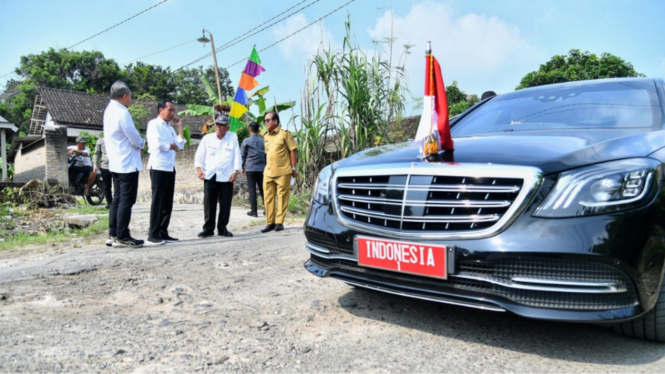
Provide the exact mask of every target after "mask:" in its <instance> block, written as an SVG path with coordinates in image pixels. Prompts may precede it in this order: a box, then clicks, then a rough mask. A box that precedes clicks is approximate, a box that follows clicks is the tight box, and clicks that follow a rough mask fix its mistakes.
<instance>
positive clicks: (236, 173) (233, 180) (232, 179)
mask: <svg viewBox="0 0 665 374" xmlns="http://www.w3.org/2000/svg"><path fill="white" fill-rule="evenodd" d="M237 177H238V172H237V171H234V172H233V174H231V179H229V182H232V183H233V182H235V181H236V178H237Z"/></svg>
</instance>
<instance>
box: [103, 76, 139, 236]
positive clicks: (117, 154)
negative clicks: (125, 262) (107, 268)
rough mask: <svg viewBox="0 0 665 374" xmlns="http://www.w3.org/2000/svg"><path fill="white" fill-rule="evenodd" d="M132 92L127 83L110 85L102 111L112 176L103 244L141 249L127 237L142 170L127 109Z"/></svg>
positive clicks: (135, 131)
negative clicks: (107, 226) (109, 93)
mask: <svg viewBox="0 0 665 374" xmlns="http://www.w3.org/2000/svg"><path fill="white" fill-rule="evenodd" d="M130 105H132V92H131V91H130V90H129V87H127V84H126V83H124V82H121V81H116V82H115V83H113V85H112V86H111V101H110V102H109V104H108V106H107V107H106V110H105V111H104V138H105V139H106V140H105V142H106V152H107V154H108V157H109V170H111V175H112V176H113V203H112V204H111V209H110V211H109V238H108V240H107V241H106V245H108V246H111V245H113V246H114V247H125V246H130V247H141V246H142V245H143V240H140V239H134V238H132V237H131V235H130V234H129V221H130V220H131V217H132V206H133V205H134V203H136V195H137V193H138V188H139V172H140V171H141V170H143V163H142V162H141V150H142V149H143V147H144V145H145V141H144V140H143V139H142V138H141V135H140V134H139V132H138V130H136V126H134V121H133V120H132V116H131V115H130V114H129V110H127V108H129V106H130Z"/></svg>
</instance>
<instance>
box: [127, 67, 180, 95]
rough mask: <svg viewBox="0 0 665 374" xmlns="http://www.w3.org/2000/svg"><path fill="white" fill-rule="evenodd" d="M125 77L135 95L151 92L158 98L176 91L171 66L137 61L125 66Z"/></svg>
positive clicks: (150, 93)
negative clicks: (164, 66) (165, 66)
mask: <svg viewBox="0 0 665 374" xmlns="http://www.w3.org/2000/svg"><path fill="white" fill-rule="evenodd" d="M125 79H126V80H127V82H126V83H127V85H128V86H129V88H130V89H131V90H132V94H133V95H134V96H138V95H142V94H149V95H151V96H154V97H156V98H159V99H161V98H169V97H171V95H172V94H173V93H174V92H175V89H176V87H175V82H174V80H173V72H171V69H170V68H168V67H167V68H163V67H161V66H159V65H150V64H145V63H143V62H137V63H136V65H134V64H129V65H127V66H126V67H125Z"/></svg>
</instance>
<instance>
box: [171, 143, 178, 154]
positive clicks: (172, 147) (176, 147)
mask: <svg viewBox="0 0 665 374" xmlns="http://www.w3.org/2000/svg"><path fill="white" fill-rule="evenodd" d="M169 149H171V150H173V151H176V152H178V145H177V144H175V143H173V144H171V146H170V147H169Z"/></svg>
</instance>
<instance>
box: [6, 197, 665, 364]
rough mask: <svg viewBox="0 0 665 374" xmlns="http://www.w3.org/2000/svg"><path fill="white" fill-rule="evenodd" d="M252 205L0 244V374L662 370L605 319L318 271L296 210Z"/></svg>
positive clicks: (138, 217)
mask: <svg viewBox="0 0 665 374" xmlns="http://www.w3.org/2000/svg"><path fill="white" fill-rule="evenodd" d="M245 211H246V209H244V208H234V210H233V212H232V216H231V221H232V224H231V226H230V227H229V229H230V230H231V231H232V232H233V233H234V237H233V238H218V237H213V238H208V239H198V238H196V233H197V232H198V231H200V228H201V225H202V224H203V212H202V210H201V207H199V206H188V205H178V206H176V211H175V212H174V219H173V222H172V224H171V234H172V235H173V236H176V237H180V238H181V239H182V240H181V242H179V243H176V244H167V245H163V246H158V247H149V248H141V249H127V248H108V247H105V246H104V245H103V239H104V238H101V237H100V238H98V240H97V242H96V243H94V244H91V245H87V246H84V247H83V248H71V247H69V246H67V244H59V245H57V246H46V247H41V248H32V249H26V250H21V251H13V252H3V253H0V331H1V338H0V372H38V371H39V372H93V371H94V372H137V373H143V372H146V373H154V372H193V371H203V372H652V373H655V372H665V360H664V359H663V356H665V346H664V345H659V344H652V343H647V342H642V341H639V340H634V339H627V338H623V337H619V336H615V335H614V334H613V333H612V332H611V331H609V330H608V329H603V328H600V327H595V326H589V325H575V324H561V323H552V322H543V321H533V320H526V319H523V318H518V317H516V316H513V315H510V314H507V313H492V312H483V311H476V310H469V309H464V308H460V307H454V306H447V305H440V304H434V303H429V302H424V301H417V300H409V299H403V298H400V297H396V296H391V295H385V294H379V293H375V292H370V291H365V290H361V289H354V288H351V287H349V286H347V285H345V284H343V283H340V282H337V281H334V280H331V279H319V278H316V277H314V276H312V275H310V274H309V273H308V272H307V271H306V270H305V269H304V268H303V263H304V262H305V261H306V259H307V258H308V257H309V256H308V254H307V252H306V251H305V249H304V245H305V238H304V235H303V232H302V221H295V222H290V223H288V224H287V229H286V230H285V231H283V232H280V233H274V232H272V233H269V234H261V233H259V232H258V230H260V228H262V224H263V223H262V219H261V218H259V219H256V218H250V217H248V216H246V214H245ZM147 220H148V207H147V206H146V205H138V206H136V209H135V213H134V216H133V221H132V226H131V230H132V234H133V235H134V236H136V237H139V238H145V236H146V231H147ZM658 368H660V369H658Z"/></svg>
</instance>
